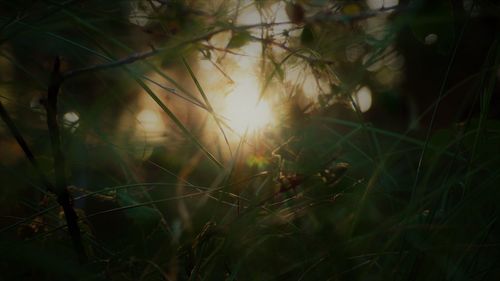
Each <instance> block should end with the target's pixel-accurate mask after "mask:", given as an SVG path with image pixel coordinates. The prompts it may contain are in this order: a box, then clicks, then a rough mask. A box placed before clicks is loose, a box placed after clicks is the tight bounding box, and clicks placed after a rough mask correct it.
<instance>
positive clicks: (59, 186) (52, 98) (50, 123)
mask: <svg viewBox="0 0 500 281" xmlns="http://www.w3.org/2000/svg"><path fill="white" fill-rule="evenodd" d="M60 65H61V63H60V60H59V58H58V57H57V58H56V60H55V62H54V68H53V70H52V75H51V77H50V84H49V89H48V94H47V102H46V103H45V108H46V110H47V127H48V129H49V136H50V143H51V147H52V155H53V158H54V170H55V174H56V187H55V193H56V196H57V202H58V203H59V204H60V205H61V207H62V208H63V211H64V216H65V218H66V224H67V225H68V232H69V234H70V236H71V239H72V241H73V246H74V248H75V250H76V252H77V254H78V258H79V260H80V262H81V263H86V262H87V259H88V258H87V254H86V253H85V249H84V247H83V243H82V237H81V233H80V228H79V226H78V216H77V214H76V212H75V210H74V209H73V204H72V200H71V196H70V194H69V191H68V185H67V182H66V173H65V161H64V156H63V153H62V150H61V137H60V133H59V125H58V123H57V96H58V93H59V88H60V86H61V83H62V76H61V73H60Z"/></svg>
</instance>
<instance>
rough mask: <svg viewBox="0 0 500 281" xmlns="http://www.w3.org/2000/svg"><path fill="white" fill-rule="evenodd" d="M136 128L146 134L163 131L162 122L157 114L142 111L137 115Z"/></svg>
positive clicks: (151, 111)
mask: <svg viewBox="0 0 500 281" xmlns="http://www.w3.org/2000/svg"><path fill="white" fill-rule="evenodd" d="M137 121H139V122H138V124H137V128H138V129H139V130H140V131H143V132H145V133H147V134H152V133H158V132H160V131H161V130H162V129H163V122H162V120H161V117H160V115H159V114H158V112H156V111H153V110H151V109H144V110H142V111H141V112H140V113H139V114H138V115H137Z"/></svg>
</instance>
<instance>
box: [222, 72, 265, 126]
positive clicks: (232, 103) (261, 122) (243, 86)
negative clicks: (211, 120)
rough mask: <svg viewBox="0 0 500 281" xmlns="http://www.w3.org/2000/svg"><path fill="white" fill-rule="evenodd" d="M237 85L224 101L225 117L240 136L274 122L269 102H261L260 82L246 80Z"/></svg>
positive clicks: (237, 82) (239, 81) (238, 82)
mask: <svg viewBox="0 0 500 281" xmlns="http://www.w3.org/2000/svg"><path fill="white" fill-rule="evenodd" d="M235 83H236V85H235V87H234V89H233V91H232V92H231V94H230V95H228V96H227V97H226V99H225V101H224V104H225V107H224V110H223V116H224V117H225V118H226V120H227V123H228V125H229V126H230V127H231V128H232V129H233V130H234V131H235V132H236V133H238V134H243V133H245V132H255V131H257V130H259V129H262V128H264V127H265V126H267V125H269V124H271V123H272V121H273V113H272V110H271V107H270V105H269V103H268V102H266V101H264V100H261V101H259V90H258V82H257V81H256V79H252V78H245V79H241V80H237V81H235Z"/></svg>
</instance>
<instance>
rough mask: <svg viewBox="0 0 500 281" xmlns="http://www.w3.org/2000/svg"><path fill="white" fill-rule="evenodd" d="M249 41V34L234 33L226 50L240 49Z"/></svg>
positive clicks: (246, 32) (242, 32) (244, 32)
mask: <svg viewBox="0 0 500 281" xmlns="http://www.w3.org/2000/svg"><path fill="white" fill-rule="evenodd" d="M250 39H252V36H251V35H250V32H248V31H246V30H244V31H238V32H236V34H233V37H231V40H230V41H229V43H228V44H227V46H226V48H228V49H236V48H241V47H243V46H244V45H245V44H247V43H248V42H249V41H250Z"/></svg>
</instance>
